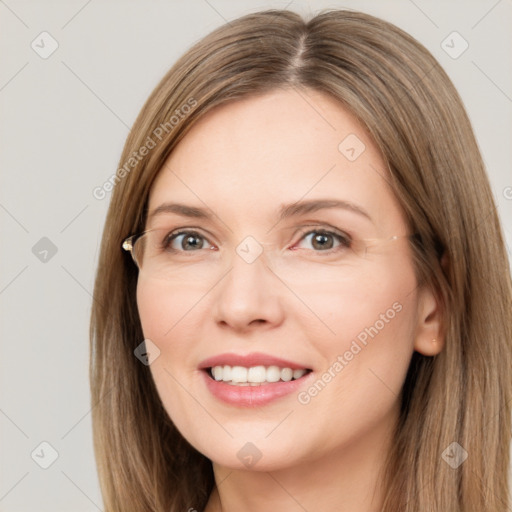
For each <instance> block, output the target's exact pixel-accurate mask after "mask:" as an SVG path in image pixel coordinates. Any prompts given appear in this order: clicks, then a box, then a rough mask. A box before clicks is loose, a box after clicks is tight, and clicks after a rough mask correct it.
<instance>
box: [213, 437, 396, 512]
mask: <svg viewBox="0 0 512 512" xmlns="http://www.w3.org/2000/svg"><path fill="white" fill-rule="evenodd" d="M380 434H381V435H380V436H378V438H375V439H372V440H369V439H368V437H366V436H364V437H362V438H360V439H358V440H356V441H355V442H353V443H350V446H348V447H342V448H340V449H339V450H338V451H332V452H330V453H329V454H327V455H324V456H322V457H320V458H317V459H313V460H311V459H308V460H304V461H303V462H302V463H299V464H296V465H294V466H291V467H287V468H280V469H277V470H270V471H248V470H239V469H229V468H224V467H220V466H219V465H217V464H214V465H213V470H214V475H215V482H216V486H215V489H214V490H213V492H212V494H211V496H210V500H209V502H208V504H207V506H206V508H205V512H235V511H240V510H244V511H246V512H263V511H268V510H279V511H280V512H304V511H305V510H308V511H309V510H336V511H337V512H377V511H380V510H381V504H382V498H383V496H382V490H381V484H382V477H383V472H384V469H385V468H384V464H385V460H386V456H387V454H388V451H389V449H390V445H391V440H392V432H391V431H390V430H389V429H387V430H386V431H385V432H383V431H381V432H380Z"/></svg>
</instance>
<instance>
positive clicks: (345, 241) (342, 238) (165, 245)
mask: <svg viewBox="0 0 512 512" xmlns="http://www.w3.org/2000/svg"><path fill="white" fill-rule="evenodd" d="M308 227H312V226H308ZM311 234H316V235H326V236H332V237H334V238H335V239H337V240H338V242H339V244H340V245H338V247H334V248H331V249H327V250H325V251H315V250H314V249H312V250H313V252H315V253H319V254H325V255H330V254H332V253H335V252H337V251H339V250H342V249H350V248H351V246H352V238H351V237H350V235H348V234H347V233H343V232H340V231H337V230H336V231H334V230H331V229H326V228H323V227H316V229H309V230H305V229H304V230H301V232H300V239H299V242H300V241H302V240H304V239H305V238H306V236H308V235H311ZM180 235H192V236H195V237H198V238H201V239H202V240H205V241H208V239H207V238H206V237H204V236H203V235H201V233H199V232H197V231H194V230H192V229H179V230H176V231H173V232H170V233H169V234H168V235H167V236H165V237H164V239H163V240H162V243H161V250H164V251H169V252H173V253H176V252H181V253H186V252H192V253H193V252H196V251H184V250H180V249H173V248H172V247H170V245H171V244H172V242H173V241H174V240H175V239H176V238H177V237H179V236H180Z"/></svg>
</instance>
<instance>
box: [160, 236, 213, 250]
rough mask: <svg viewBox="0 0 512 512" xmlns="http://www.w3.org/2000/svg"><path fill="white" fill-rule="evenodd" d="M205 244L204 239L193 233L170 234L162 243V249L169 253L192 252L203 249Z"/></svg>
mask: <svg viewBox="0 0 512 512" xmlns="http://www.w3.org/2000/svg"><path fill="white" fill-rule="evenodd" d="M205 244H207V240H206V238H204V237H203V236H201V235H200V234H199V233H196V232H195V231H180V232H178V233H171V234H170V235H169V236H167V237H166V238H165V239H164V241H163V244H162V245H163V248H164V249H166V250H171V251H185V252H192V251H195V250H199V249H204V248H205V247H204V246H205Z"/></svg>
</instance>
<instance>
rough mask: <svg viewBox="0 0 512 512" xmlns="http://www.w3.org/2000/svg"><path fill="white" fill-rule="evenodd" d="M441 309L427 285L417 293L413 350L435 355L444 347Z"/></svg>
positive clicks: (426, 354) (425, 354)
mask: <svg viewBox="0 0 512 512" xmlns="http://www.w3.org/2000/svg"><path fill="white" fill-rule="evenodd" d="M442 317H443V315H442V311H441V307H440V303H439V300H438V299H437V297H436V295H435V293H434V291H433V290H432V289H431V288H430V287H429V286H424V287H422V289H421V290H420V292H419V293H418V314H417V326H416V337H415V340H414V350H416V351H417V352H419V353H420V354H423V355H424V356H435V355H437V354H439V353H440V352H441V350H442V349H443V347H444V335H443V331H442Z"/></svg>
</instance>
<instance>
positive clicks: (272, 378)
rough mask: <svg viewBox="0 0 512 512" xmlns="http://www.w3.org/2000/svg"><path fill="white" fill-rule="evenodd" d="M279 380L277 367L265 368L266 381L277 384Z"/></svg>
mask: <svg viewBox="0 0 512 512" xmlns="http://www.w3.org/2000/svg"><path fill="white" fill-rule="evenodd" d="M280 378H281V370H280V369H279V367H278V366H269V367H268V368H267V381H268V382H277V381H278V380H279V379H280Z"/></svg>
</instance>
